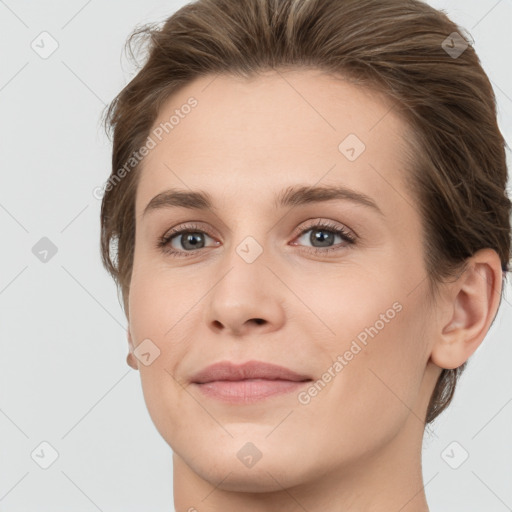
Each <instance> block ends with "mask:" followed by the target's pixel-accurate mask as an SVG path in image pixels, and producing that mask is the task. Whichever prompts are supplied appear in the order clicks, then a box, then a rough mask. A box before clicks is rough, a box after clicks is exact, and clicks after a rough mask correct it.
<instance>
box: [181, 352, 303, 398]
mask: <svg viewBox="0 0 512 512" xmlns="http://www.w3.org/2000/svg"><path fill="white" fill-rule="evenodd" d="M312 380H313V379H311V377H310V376H308V375H302V374H299V373H297V372H294V371H292V370H290V369H289V368H285V367H283V366H277V365H274V364H270V363H264V362H260V361H249V362H247V363H244V364H242V365H236V364H234V363H231V362H229V361H224V362H220V363H216V364H213V365H210V366H208V367H206V368H204V369H203V370H202V371H200V372H199V373H197V374H196V375H195V376H193V377H192V379H191V384H192V385H193V386H194V387H197V388H198V389H199V390H200V391H201V393H202V394H203V395H205V396H206V397H209V398H213V399H217V400H220V401H222V402H226V403H233V404H248V403H254V402H259V401H262V400H264V399H267V398H270V397H275V396H278V395H281V396H282V395H285V394H289V393H292V392H297V391H298V390H299V389H300V388H302V387H304V386H305V385H307V383H309V382H312Z"/></svg>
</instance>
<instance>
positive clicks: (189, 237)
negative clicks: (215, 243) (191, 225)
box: [183, 233, 204, 249]
mask: <svg viewBox="0 0 512 512" xmlns="http://www.w3.org/2000/svg"><path fill="white" fill-rule="evenodd" d="M197 238H199V239H200V238H201V235H200V234H199V233H189V234H187V235H186V236H185V242H184V243H183V247H184V248H185V249H186V248H187V244H189V243H190V244H191V247H189V248H192V249H197V247H198V245H200V244H201V240H199V242H198V241H197ZM195 239H196V240H195ZM203 244H204V241H203ZM201 247H202V246H201ZM201 247H200V248H201Z"/></svg>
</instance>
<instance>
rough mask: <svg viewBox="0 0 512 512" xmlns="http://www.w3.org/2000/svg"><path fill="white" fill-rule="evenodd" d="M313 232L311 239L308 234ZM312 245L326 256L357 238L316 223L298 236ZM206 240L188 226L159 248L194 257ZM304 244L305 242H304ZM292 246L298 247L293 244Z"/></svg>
mask: <svg viewBox="0 0 512 512" xmlns="http://www.w3.org/2000/svg"><path fill="white" fill-rule="evenodd" d="M308 232H311V234H310V235H309V237H306V234H307V233H308ZM305 237H306V239H307V241H309V242H310V243H312V244H320V245H319V246H313V247H312V248H310V249H308V251H309V252H312V253H315V254H325V253H327V252H331V251H338V250H342V249H344V248H346V246H347V245H352V244H355V242H356V237H355V236H354V235H353V234H352V233H351V232H350V231H348V230H347V229H346V228H344V227H342V226H338V225H336V224H333V223H330V222H325V221H321V222H318V221H317V222H316V224H312V225H310V226H308V227H307V228H306V229H302V230H301V231H300V232H299V234H298V239H302V238H305ZM335 237H339V238H340V239H341V243H339V244H338V245H337V246H332V245H331V244H332V243H334V241H335ZM205 238H211V237H210V236H209V235H208V234H207V233H206V232H205V231H204V229H201V227H200V226H198V225H197V224H187V225H185V226H180V227H179V228H177V229H172V230H171V231H170V232H168V233H166V234H165V235H164V236H163V237H161V238H159V239H158V241H157V247H158V248H159V249H161V250H162V251H163V252H164V253H166V254H170V255H172V256H173V257H174V256H175V257H187V256H192V255H193V253H194V252H195V251H198V250H199V249H204V248H206V245H205ZM303 242H304V241H303ZM219 244H220V242H217V241H215V243H214V244H213V246H217V245H219ZM292 245H298V244H297V243H293V244H292Z"/></svg>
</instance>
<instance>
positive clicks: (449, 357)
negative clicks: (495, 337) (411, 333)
mask: <svg viewBox="0 0 512 512" xmlns="http://www.w3.org/2000/svg"><path fill="white" fill-rule="evenodd" d="M446 286H447V293H446V295H445V299H443V303H442V304H441V305H440V307H443V308H449V310H450V312H451V313H450V315H449V319H448V321H445V322H444V325H443V324H440V325H439V326H438V327H439V330H438V331H437V340H436V342H435V344H434V346H433V348H432V354H431V359H432V362H433V363H434V364H436V365H437V366H439V367H440V368H445V369H453V368H458V367H459V366H461V365H462V364H464V362H466V361H467V360H468V359H469V357H470V356H471V355H472V354H473V353H474V352H475V351H476V349H477V348H478V347H479V346H480V344H481V343H482V341H483V340H484V338H485V336H486V334H487V332H488V330H489V328H490V326H491V323H492V322H493V320H494V317H495V315H496V312H497V310H498V306H499V302H500V296H501V287H502V270H501V262H500V259H499V256H498V254H497V253H496V252H495V251H494V250H492V249H481V250H480V251H478V252H477V253H475V254H474V255H473V256H472V257H471V258H470V259H469V260H468V266H467V269H466V270H465V271H464V272H463V273H462V275H461V276H460V277H459V278H458V279H457V280H456V281H455V282H453V283H450V284H448V285H446ZM445 311H446V310H445ZM441 316H443V315H441ZM444 318H445V319H446V315H444ZM436 328H437V327H436Z"/></svg>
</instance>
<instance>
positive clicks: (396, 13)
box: [101, 0, 511, 423]
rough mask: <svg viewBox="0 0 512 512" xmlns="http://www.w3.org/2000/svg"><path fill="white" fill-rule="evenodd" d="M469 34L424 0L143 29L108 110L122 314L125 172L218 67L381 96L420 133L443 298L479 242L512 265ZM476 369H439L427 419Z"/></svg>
mask: <svg viewBox="0 0 512 512" xmlns="http://www.w3.org/2000/svg"><path fill="white" fill-rule="evenodd" d="M454 33H457V34H454ZM461 33H463V30H461V29H460V28H459V27H458V26H457V25H456V24H454V23H453V22H452V21H451V20H450V19H449V18H448V17H447V16H446V14H445V13H443V12H442V11H438V10H436V9H434V8H432V7H430V6H429V5H427V4H425V3H423V2H421V1H419V0H407V1H405V0H197V1H195V2H193V3H189V4H187V5H185V6H184V7H182V8H181V9H179V10H178V11H177V12H176V13H175V14H174V15H172V16H171V17H170V18H169V19H167V20H166V21H165V23H164V24H163V26H161V27H159V26H157V25H146V26H144V27H142V28H139V29H137V30H136V31H135V32H134V33H133V34H132V35H131V36H130V38H129V39H128V41H127V44H128V46H129V48H130V50H131V51H132V43H134V42H135V43H142V44H143V45H146V49H147V52H148V56H147V59H146V63H145V65H144V66H143V67H142V69H141V70H140V71H139V72H138V74H137V75H136V76H135V77H134V78H133V79H132V80H131V81H130V82H129V83H128V85H126V87H125V88H124V89H123V90H122V91H121V92H120V93H119V94H118V95H117V97H116V98H115V99H114V100H113V101H112V103H111V104H110V105H109V106H108V110H107V112H106V117H105V124H106V128H107V131H108V132H109V134H110V133H112V132H113V154H112V173H111V176H110V179H109V183H110V184H111V185H112V184H114V185H115V186H110V187H107V189H106V192H105V194H104V196H103V200H102V205H101V255H102V262H103V264H104V266H105V268H106V269H107V270H108V271H109V272H110V274H111V275H112V276H113V278H114V279H115V281H116V283H117V285H118V290H119V289H120V290H121V292H122V295H123V305H124V311H125V314H128V308H127V298H128V293H129V288H130V280H131V272H132V265H133V251H134V243H135V193H136V189H137V182H138V176H139V174H140V165H135V166H134V168H133V171H132V172H129V173H126V172H125V173H123V177H122V179H120V177H119V170H120V169H122V168H123V166H125V164H126V162H127V161H129V159H130V158H131V157H132V155H133V153H134V152H135V151H137V150H138V148H140V147H141V146H142V145H143V144H144V142H145V140H146V138H147V137H148V134H149V131H150V129H151V127H152V125H153V123H154V121H155V119H156V117H157V115H158V112H159V108H160V107H161V105H162V104H163V102H164V101H165V100H166V99H168V98H169V97H170V96H171V95H172V94H173V93H175V92H176V91H177V90H178V89H179V88H180V87H182V86H183V85H185V84H187V83H189V82H191V81H192V80H194V79H195V78H198V77H200V76H204V75H209V74H212V75H214V74H216V73H226V74H234V75H238V76H243V77H248V76H250V75H254V74H257V73H258V72H262V71H264V70H268V69H279V68H285V67H286V68H290V67H291V68H294V67H296V68H299V67H300V68H304V67H305V68H308V67H309V68H312V69H320V70H324V71H326V72H328V73H332V74H334V75H337V76H341V77H344V78H348V79H350V80H355V81H357V83H358V84H359V85H361V86H365V87H369V88H372V89H374V90H378V91H379V92H381V93H384V94H385V95H386V96H387V97H388V98H390V99H391V100H393V103H394V104H396V105H398V107H399V108H400V112H401V114H402V115H403V116H404V119H405V120H406V121H407V122H408V123H409V126H410V128H411V131H410V132H411V137H410V140H408V141H407V142H408V143H409V145H408V147H409V148H410V154H411V155H413V156H412V158H413V160H412V164H413V165H412V168H411V170H410V174H409V175H408V176H407V179H408V184H409V185H410V188H411V190H412V191H413V192H414V193H415V197H417V199H418V204H419V210H420V213H421V217H422V221H423V226H424V260H425V266H426V269H427V275H428V278H429V284H430V290H431V292H432V296H434V295H435V293H436V289H437V288H436V283H439V282H441V281H442V280H443V279H445V278H447V277H449V276H454V275H455V274H456V273H458V272H460V271H461V269H463V268H464V264H465V261H466V260H467V258H468V257H470V256H472V255H473V254H474V253H475V252H476V251H477V250H479V249H482V248H492V249H494V250H495V251H496V252H497V253H498V255H499V257H500V259H501V263H502V269H503V271H504V274H505V273H506V272H507V271H508V263H509V259H510V206H511V203H510V201H509V198H508V197H507V194H506V184H507V166H506V155H505V147H506V142H505V140H504V138H503V136H502V134H501V132H500V130H499V127H498V125H497V119H496V99H495V96H494V93H493V89H492V86H491V84H490V81H489V79H488V77H487V75H486V74H485V72H484V71H483V69H482V67H481V64H480V61H479V59H478V57H477V55H476V53H475V51H474V49H473V47H472V46H471V45H469V46H468V47H467V48H466V43H465V42H464V41H465V39H464V38H463V37H462V36H461ZM447 42H448V45H447ZM450 48H455V49H456V50H459V51H458V52H457V53H460V51H462V50H463V51H462V53H460V55H458V54H454V53H453V52H450V51H449V49H450ZM132 55H133V51H132ZM112 178H116V181H113V180H112ZM112 244H114V247H112ZM465 365H466V363H464V364H463V365H462V366H460V367H459V368H455V369H443V370H442V372H441V374H440V376H439V379H438V381H437V384H436V387H435V389H434V392H433V394H432V397H431V400H430V403H429V407H428V411H427V415H426V419H425V422H426V423H430V422H431V421H433V420H434V419H435V418H436V417H437V416H438V415H439V414H440V413H441V412H442V411H443V410H444V409H445V408H446V407H447V406H448V404H449V403H450V401H451V399H452V396H453V393H454V390H455V385H456V383H457V379H458V376H459V375H460V373H461V372H462V371H463V370H464V367H465Z"/></svg>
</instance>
